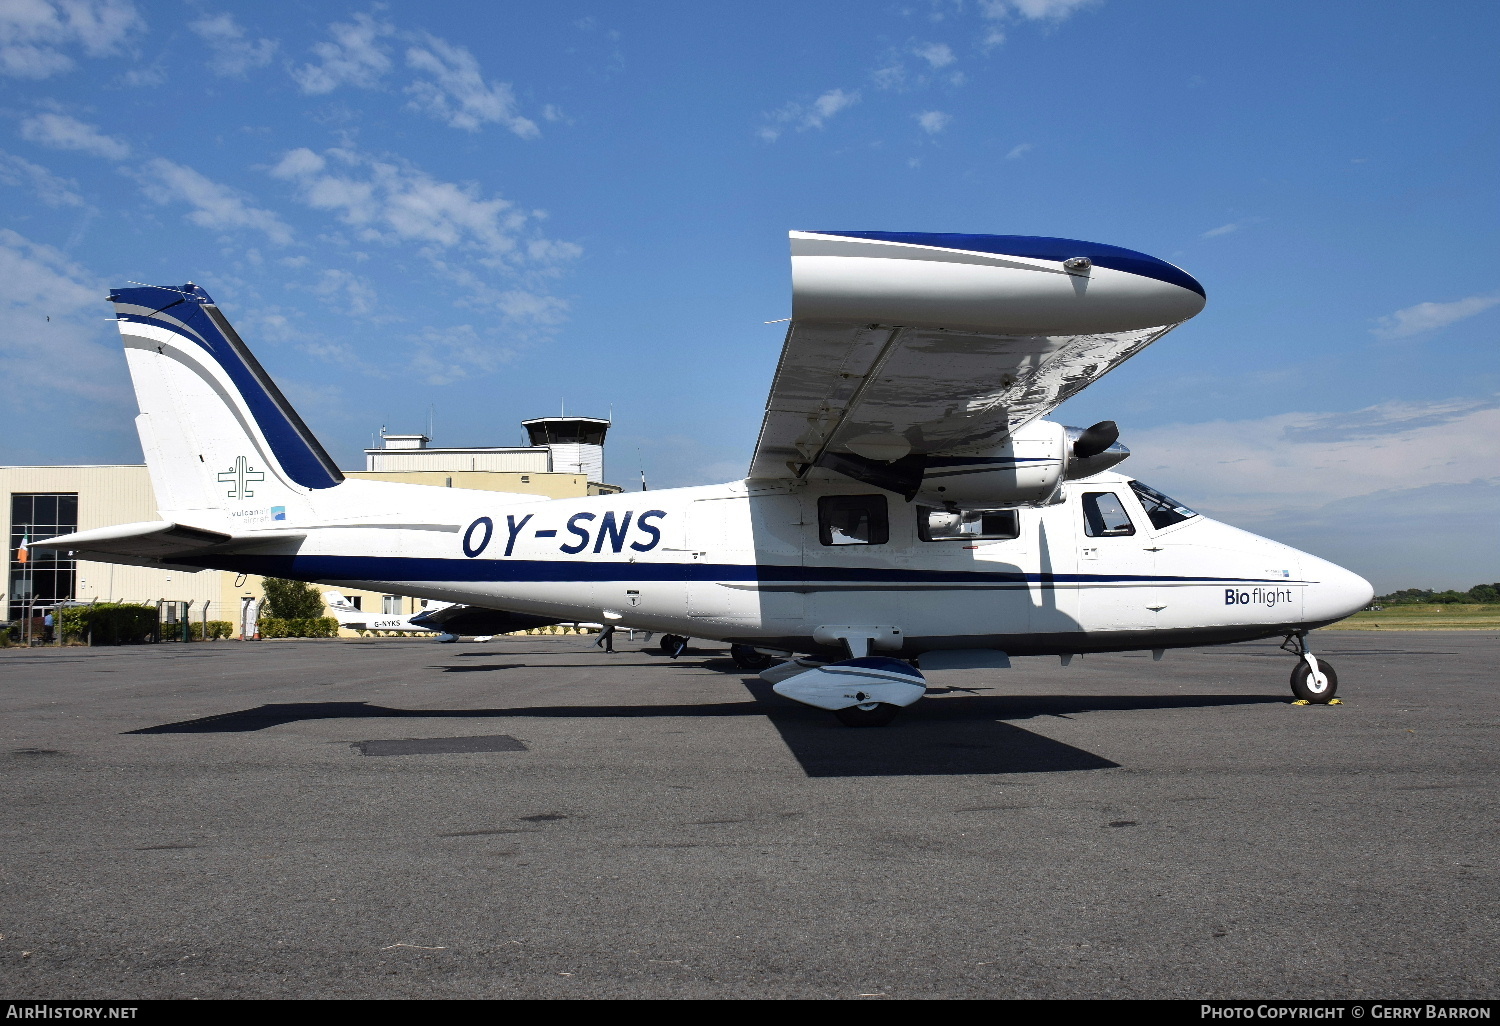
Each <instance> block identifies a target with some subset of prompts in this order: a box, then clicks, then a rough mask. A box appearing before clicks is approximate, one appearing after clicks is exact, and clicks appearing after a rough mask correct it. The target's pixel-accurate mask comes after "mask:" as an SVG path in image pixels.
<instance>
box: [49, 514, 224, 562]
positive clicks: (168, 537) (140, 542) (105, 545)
mask: <svg viewBox="0 0 1500 1026" xmlns="http://www.w3.org/2000/svg"><path fill="white" fill-rule="evenodd" d="M233 537H234V536H233V535H229V534H224V533H222V532H220V531H205V530H204V529H203V528H201V527H188V526H186V525H184V524H174V523H172V522H171V521H168V520H147V521H145V522H143V523H139V524H118V525H116V526H114V527H100V528H96V529H95V530H92V531H79V532H77V533H76V534H64V535H60V536H58V537H56V538H48V539H46V540H45V541H37V542H32V543H31V544H32V545H33V546H34V547H35V548H39V549H72V550H78V549H88V550H89V551H90V552H117V553H119V554H120V555H122V556H144V557H146V558H148V559H159V558H161V557H162V556H181V555H184V554H186V553H188V552H192V551H193V550H195V549H205V548H208V547H209V546H210V545H221V544H223V543H224V542H227V541H230V540H231V539H232V538H233Z"/></svg>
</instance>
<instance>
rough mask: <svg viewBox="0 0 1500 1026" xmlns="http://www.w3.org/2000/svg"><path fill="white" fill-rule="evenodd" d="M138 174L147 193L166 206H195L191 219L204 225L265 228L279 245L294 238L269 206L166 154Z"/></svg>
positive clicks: (222, 228)
mask: <svg viewBox="0 0 1500 1026" xmlns="http://www.w3.org/2000/svg"><path fill="white" fill-rule="evenodd" d="M134 177H135V178H136V180H137V181H139V182H140V183H141V186H142V188H143V189H144V190H145V192H146V195H147V196H148V197H149V198H151V199H152V200H155V201H156V202H157V203H160V204H162V205H163V206H165V205H166V204H168V203H173V202H181V203H186V204H187V205H188V206H189V207H191V208H192V210H191V212H190V213H189V214H188V220H189V221H191V222H193V224H196V225H198V226H199V227H200V228H213V229H219V230H232V229H239V228H249V229H251V230H253V231H258V232H262V233H263V234H264V235H265V236H266V238H267V239H268V240H269V241H270V242H272V243H273V244H275V245H278V246H285V245H287V244H289V243H290V242H291V241H292V229H291V228H290V227H288V226H287V224H286V222H284V221H282V220H281V218H279V217H277V216H276V215H275V214H274V213H272V212H271V211H269V210H264V209H262V208H260V207H255V206H252V205H251V204H250V203H249V202H248V201H247V200H246V198H245V196H244V195H243V194H242V193H240V192H239V191H238V190H236V189H232V188H230V187H229V186H227V185H221V184H219V183H218V182H215V181H213V180H211V179H209V178H207V177H205V176H204V175H202V174H200V173H199V172H197V171H195V170H193V169H192V168H190V167H187V166H185V165H183V164H177V163H174V162H172V161H170V160H167V159H166V158H165V157H156V158H154V159H152V160H149V161H147V162H146V163H145V164H144V165H143V166H142V167H141V168H140V170H139V171H136V172H135V173H134Z"/></svg>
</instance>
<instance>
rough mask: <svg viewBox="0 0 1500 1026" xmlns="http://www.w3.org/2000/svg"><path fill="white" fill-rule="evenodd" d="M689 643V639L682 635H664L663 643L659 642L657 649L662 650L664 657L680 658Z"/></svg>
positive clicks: (662, 637)
mask: <svg viewBox="0 0 1500 1026" xmlns="http://www.w3.org/2000/svg"><path fill="white" fill-rule="evenodd" d="M687 641H688V639H687V638H684V637H682V636H681V635H680V634H663V635H662V636H661V641H659V642H657V648H659V649H660V650H661V654H662V655H669V656H678V655H681V654H682V650H683V649H684V648H686V647H687Z"/></svg>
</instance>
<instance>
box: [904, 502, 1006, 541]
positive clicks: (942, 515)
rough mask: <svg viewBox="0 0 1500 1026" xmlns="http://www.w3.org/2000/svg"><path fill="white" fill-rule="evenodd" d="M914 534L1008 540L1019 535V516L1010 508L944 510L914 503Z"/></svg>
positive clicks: (931, 538)
mask: <svg viewBox="0 0 1500 1026" xmlns="http://www.w3.org/2000/svg"><path fill="white" fill-rule="evenodd" d="M917 536H918V537H920V538H921V539H922V540H923V541H927V542H938V541H969V542H972V541H1008V540H1010V539H1012V538H1019V537H1020V536H1021V518H1020V516H1019V515H1018V514H1017V513H1016V511H1015V510H1013V509H965V510H953V511H951V512H950V511H948V510H946V509H932V508H931V507H928V506H918V507H917Z"/></svg>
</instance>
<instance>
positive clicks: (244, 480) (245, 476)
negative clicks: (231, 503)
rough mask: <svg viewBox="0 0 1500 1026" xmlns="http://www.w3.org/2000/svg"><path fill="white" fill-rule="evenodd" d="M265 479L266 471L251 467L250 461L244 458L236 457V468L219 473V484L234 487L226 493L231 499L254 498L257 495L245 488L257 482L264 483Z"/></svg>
mask: <svg viewBox="0 0 1500 1026" xmlns="http://www.w3.org/2000/svg"><path fill="white" fill-rule="evenodd" d="M265 479H266V475H265V471H262V470H256V469H255V468H254V467H252V466H250V461H249V460H247V459H245V457H243V456H236V457H235V458H234V466H232V467H230V468H229V469H228V470H223V471H220V472H219V482H220V483H221V484H230V485H233V486H234V487H232V488H230V489H229V491H227V492H225V493H224V494H225V496H226V497H227V498H230V499H249V498H252V497H254V495H255V493H254V492H252V491H251V490H250V489H249V488H246V487H245V486H246V485H247V484H254V483H256V482H257V481H264V480H265Z"/></svg>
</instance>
